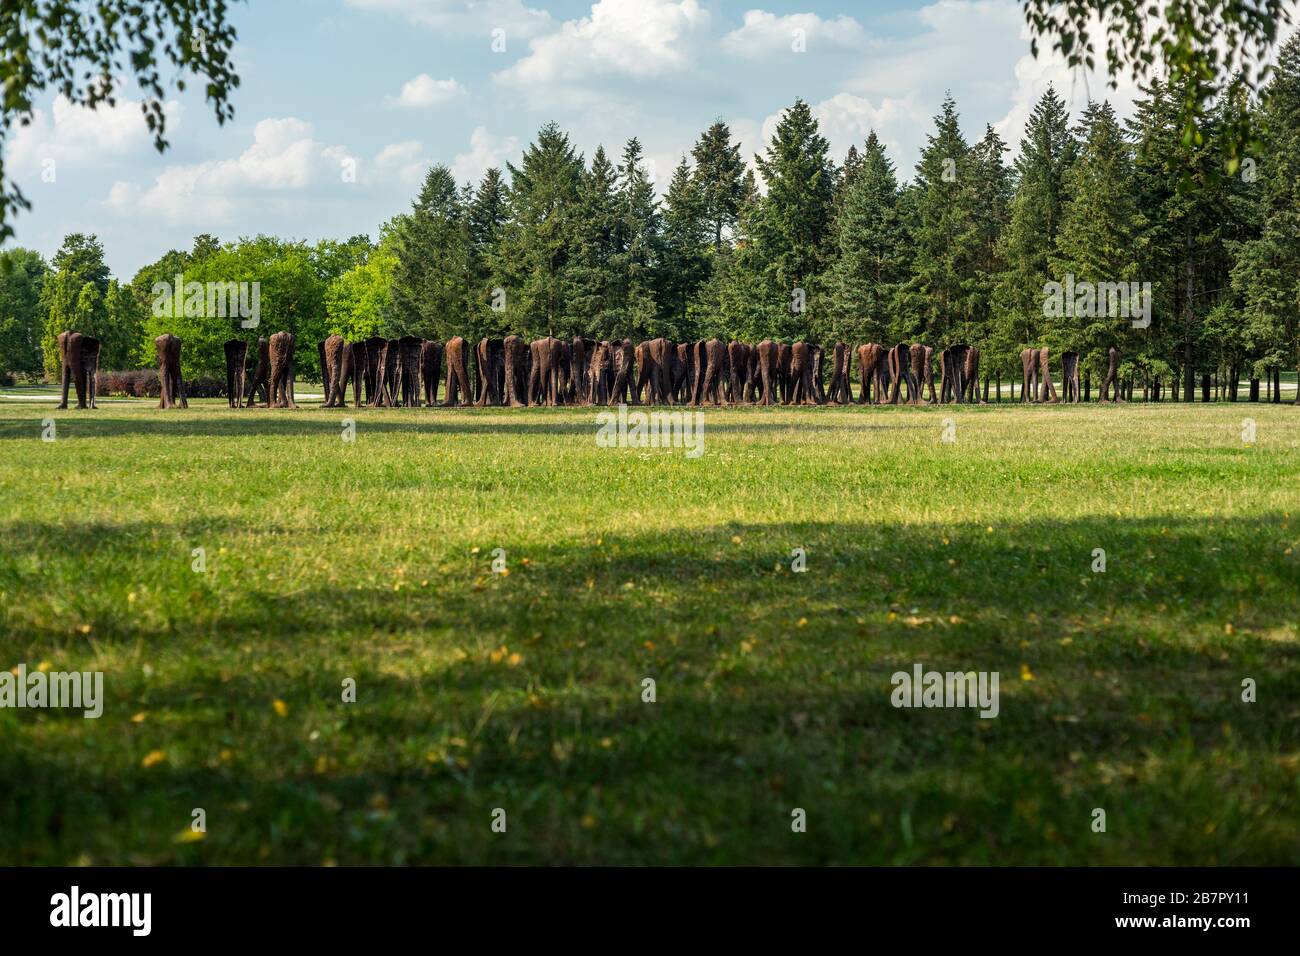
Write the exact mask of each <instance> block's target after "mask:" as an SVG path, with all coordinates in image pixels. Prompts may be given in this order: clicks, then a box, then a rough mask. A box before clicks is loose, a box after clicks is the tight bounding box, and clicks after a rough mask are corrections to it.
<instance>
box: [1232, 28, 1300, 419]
mask: <svg viewBox="0 0 1300 956" xmlns="http://www.w3.org/2000/svg"><path fill="white" fill-rule="evenodd" d="M1262 119H1263V128H1264V143H1265V146H1266V148H1265V150H1264V151H1263V152H1262V154H1261V156H1260V159H1259V161H1258V163H1259V166H1258V177H1257V179H1256V181H1255V182H1254V183H1253V186H1254V188H1255V189H1257V190H1258V191H1259V193H1260V196H1259V205H1260V214H1261V220H1262V228H1261V232H1260V235H1259V238H1257V239H1254V240H1251V241H1247V242H1245V243H1243V244H1241V245H1240V246H1238V247H1235V248H1237V249H1238V251H1239V258H1238V259H1237V262H1236V264H1235V266H1234V267H1233V269H1232V285H1233V289H1234V290H1235V291H1236V292H1237V293H1238V294H1239V295H1240V296H1241V298H1242V300H1243V303H1244V310H1243V314H1244V318H1245V320H1246V325H1247V333H1248V336H1249V338H1250V340H1251V341H1252V342H1253V343H1254V344H1255V346H1256V348H1258V349H1259V350H1261V351H1263V352H1264V353H1265V354H1266V356H1268V357H1269V358H1271V359H1275V360H1276V361H1277V363H1278V364H1281V363H1283V362H1285V364H1286V367H1289V368H1296V369H1297V371H1300V35H1297V36H1292V37H1291V39H1290V40H1288V41H1287V42H1286V43H1285V44H1284V45H1283V47H1282V50H1281V52H1280V54H1279V56H1278V63H1277V67H1276V69H1275V71H1274V73H1273V79H1272V80H1271V81H1270V83H1269V85H1268V87H1267V89H1266V90H1265V91H1264V108H1263V117H1262ZM1298 398H1300V396H1298Z"/></svg>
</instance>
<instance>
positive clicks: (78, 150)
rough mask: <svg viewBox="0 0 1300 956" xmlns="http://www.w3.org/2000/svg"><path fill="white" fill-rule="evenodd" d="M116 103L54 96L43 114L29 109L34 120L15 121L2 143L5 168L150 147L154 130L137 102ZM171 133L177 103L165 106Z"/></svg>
mask: <svg viewBox="0 0 1300 956" xmlns="http://www.w3.org/2000/svg"><path fill="white" fill-rule="evenodd" d="M116 99H117V103H116V105H115V106H109V105H108V104H107V103H102V104H100V106H99V107H98V108H97V109H93V110H92V109H89V108H88V107H84V106H77V105H75V104H73V103H72V102H71V101H69V100H68V99H66V98H65V97H63V96H62V95H60V96H56V97H55V98H54V102H53V104H52V105H51V107H50V111H49V112H48V113H46V112H45V111H44V110H39V109H38V110H33V111H32V121H31V122H30V123H29V124H28V125H26V126H21V125H18V124H14V126H13V127H12V129H11V130H10V134H9V141H8V143H6V146H5V164H6V166H7V167H8V169H7V170H6V172H7V173H8V174H9V175H11V176H12V175H19V174H21V173H24V172H29V171H31V170H34V169H37V168H39V167H40V165H41V163H43V162H44V161H45V160H47V159H52V160H54V161H55V162H56V163H60V164H62V163H69V164H98V163H102V162H103V161H104V159H105V158H106V157H120V156H128V155H130V154H132V153H136V152H142V151H144V150H152V148H153V134H152V133H150V132H149V127H148V126H147V125H146V123H145V120H144V114H143V113H142V112H141V110H140V104H141V101H140V100H132V99H127V98H125V97H123V96H120V95H119V96H118V97H117V98H116ZM163 110H164V114H165V115H166V117H167V133H168V135H169V136H170V135H171V134H172V133H173V132H174V131H175V130H176V129H177V127H178V126H179V125H180V114H181V108H180V104H179V103H177V102H176V101H174V100H169V101H167V102H166V103H164V104H163Z"/></svg>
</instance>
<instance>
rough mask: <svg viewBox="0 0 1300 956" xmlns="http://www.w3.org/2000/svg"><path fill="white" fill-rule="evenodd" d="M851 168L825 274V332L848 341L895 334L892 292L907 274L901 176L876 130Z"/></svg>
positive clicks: (896, 290)
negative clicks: (900, 205) (831, 259)
mask: <svg viewBox="0 0 1300 956" xmlns="http://www.w3.org/2000/svg"><path fill="white" fill-rule="evenodd" d="M853 152H854V153H855V154H856V150H853ZM845 166H846V169H847V168H849V164H848V163H846V164H845ZM852 168H853V175H852V177H851V178H850V180H849V185H848V186H847V188H845V189H844V190H843V192H842V194H841V195H842V197H843V198H842V208H841V209H840V213H839V215H838V216H837V218H836V225H835V238H834V249H835V253H836V256H837V258H836V260H835V263H834V265H833V266H832V267H831V269H830V270H829V272H828V274H827V277H826V289H825V292H826V298H825V302H826V310H827V313H828V319H829V328H828V329H827V332H828V333H829V334H830V335H831V336H832V337H833V338H835V339H842V340H844V341H847V342H850V343H862V342H867V341H872V342H882V341H887V340H890V339H892V335H891V333H892V332H894V331H895V330H893V329H892V328H891V325H892V318H893V315H894V305H895V303H894V297H895V296H896V295H897V293H898V289H899V287H900V285H901V284H902V283H903V282H904V281H905V280H906V278H907V258H906V255H905V245H904V241H903V240H904V234H903V224H902V222H901V220H900V218H899V211H898V178H897V176H896V174H895V172H894V164H893V163H892V162H890V160H889V157H888V156H887V155H886V154H885V147H884V146H883V144H881V142H880V140H879V138H877V136H876V134H875V132H874V131H873V132H872V133H871V134H870V135H869V136H868V137H867V142H866V145H865V146H864V148H863V151H862V154H861V160H860V161H859V162H855V163H854V164H852Z"/></svg>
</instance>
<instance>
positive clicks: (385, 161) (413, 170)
mask: <svg viewBox="0 0 1300 956" xmlns="http://www.w3.org/2000/svg"><path fill="white" fill-rule="evenodd" d="M372 165H373V173H372V174H371V175H370V176H369V178H370V179H371V180H373V181H387V180H393V179H395V180H396V181H397V182H399V183H402V184H403V185H405V186H407V187H408V188H409V187H412V186H417V185H419V183H420V181H421V180H422V179H423V178H424V173H425V170H427V169H428V168H429V166H430V165H431V161H430V159H429V157H428V155H427V154H426V153H425V151H424V144H423V143H421V142H419V141H418V140H413V139H412V140H406V141H405V142H401V143H389V144H388V145H387V146H385V147H384V148H383V149H381V150H380V151H379V152H378V153H376V154H375V159H374V163H373V164H372Z"/></svg>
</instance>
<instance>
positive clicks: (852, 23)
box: [722, 10, 867, 59]
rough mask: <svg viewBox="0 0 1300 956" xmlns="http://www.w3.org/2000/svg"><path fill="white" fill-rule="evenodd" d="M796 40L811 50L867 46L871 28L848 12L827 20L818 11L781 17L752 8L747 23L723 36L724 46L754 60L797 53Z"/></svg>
mask: <svg viewBox="0 0 1300 956" xmlns="http://www.w3.org/2000/svg"><path fill="white" fill-rule="evenodd" d="M796 40H798V41H801V42H802V44H803V46H804V49H805V50H806V52H809V53H816V52H820V51H823V50H827V49H830V50H857V49H861V48H863V47H864V46H865V45H866V42H867V31H866V30H864V29H863V28H862V24H860V23H858V21H857V20H855V19H853V18H852V17H850V16H846V15H840V16H838V17H836V18H835V19H833V20H823V19H822V18H821V17H819V16H818V15H817V14H815V13H792V14H790V15H788V16H777V15H776V14H775V13H768V12H767V11H766V10H749V11H747V12H746V13H745V20H744V23H743V25H741V26H740V27H738V28H736V29H735V30H732V31H731V32H730V33H728V34H727V35H726V36H724V37H723V38H722V49H723V50H724V51H726V52H727V53H730V54H731V55H732V56H740V57H746V58H750V59H754V58H757V57H764V56H771V55H773V54H777V53H789V52H793V50H794V46H795V43H796Z"/></svg>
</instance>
